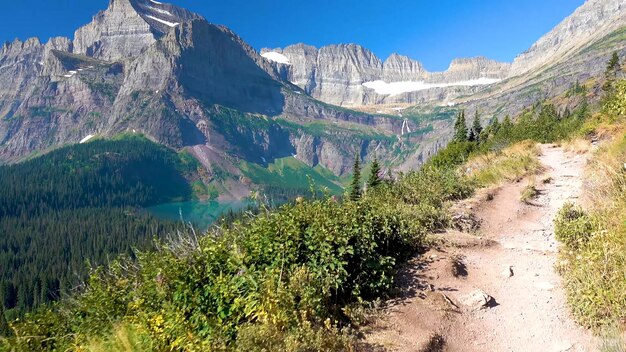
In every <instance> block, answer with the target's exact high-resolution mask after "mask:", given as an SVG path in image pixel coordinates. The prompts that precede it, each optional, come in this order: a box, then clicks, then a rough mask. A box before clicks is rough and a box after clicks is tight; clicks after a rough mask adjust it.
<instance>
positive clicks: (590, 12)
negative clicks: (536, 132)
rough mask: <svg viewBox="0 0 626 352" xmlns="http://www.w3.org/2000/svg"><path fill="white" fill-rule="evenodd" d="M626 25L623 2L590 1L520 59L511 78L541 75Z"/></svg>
mask: <svg viewBox="0 0 626 352" xmlns="http://www.w3.org/2000/svg"><path fill="white" fill-rule="evenodd" d="M625 25H626V3H625V2H624V1H622V0H588V1H586V2H585V3H584V4H583V5H582V6H581V7H579V8H578V9H577V10H576V11H575V12H574V13H573V14H572V15H571V16H569V17H567V18H566V19H565V20H564V21H563V22H561V23H560V24H559V25H558V26H557V27H555V28H554V29H553V30H552V31H550V32H549V33H547V34H546V35H545V36H543V37H542V38H541V39H539V40H538V41H537V42H536V43H535V44H534V45H533V46H532V47H531V48H530V49H528V50H527V51H526V52H524V53H522V54H521V55H519V56H518V57H517V58H516V59H515V61H514V62H513V65H512V67H511V76H518V75H521V74H524V73H528V72H533V71H538V70H540V69H542V68H546V67H548V66H550V65H551V64H555V63H558V62H559V61H563V60H565V59H567V58H568V57H569V56H570V55H571V54H574V53H576V52H577V51H579V50H580V49H581V48H583V47H586V46H588V45H589V43H591V42H593V41H595V40H598V39H600V38H602V37H604V36H606V35H608V34H610V33H611V32H613V31H615V30H617V29H620V28H621V27H623V26H625Z"/></svg>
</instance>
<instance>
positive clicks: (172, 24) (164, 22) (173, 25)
mask: <svg viewBox="0 0 626 352" xmlns="http://www.w3.org/2000/svg"><path fill="white" fill-rule="evenodd" d="M146 17H148V18H150V19H153V20H155V21H157V22H161V23H163V24H164V25H166V26H169V27H176V26H178V25H179V24H180V23H178V22H175V23H174V22H170V21H166V20H162V19H160V18H158V17H154V16H151V15H146Z"/></svg>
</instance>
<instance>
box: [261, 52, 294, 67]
mask: <svg viewBox="0 0 626 352" xmlns="http://www.w3.org/2000/svg"><path fill="white" fill-rule="evenodd" d="M261 56H263V57H264V58H266V59H268V60H270V61H274V62H278V63H279V64H284V65H291V62H290V61H289V59H288V58H287V56H285V55H283V54H281V53H277V52H275V51H270V52H267V53H265V54H262V55H261Z"/></svg>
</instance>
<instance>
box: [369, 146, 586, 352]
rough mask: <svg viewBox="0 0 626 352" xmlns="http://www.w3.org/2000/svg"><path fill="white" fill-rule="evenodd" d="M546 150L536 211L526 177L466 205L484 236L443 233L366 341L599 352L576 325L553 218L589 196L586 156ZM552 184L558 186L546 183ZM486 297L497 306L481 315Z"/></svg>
mask: <svg viewBox="0 0 626 352" xmlns="http://www.w3.org/2000/svg"><path fill="white" fill-rule="evenodd" d="M541 148H542V156H541V158H540V160H541V162H542V164H543V165H544V167H545V169H546V171H545V173H544V174H543V175H540V176H538V177H537V184H538V188H539V190H540V191H541V195H540V196H539V197H538V198H537V199H535V200H534V201H532V202H531V203H532V204H525V203H523V202H521V201H520V195H521V192H522V190H523V189H524V188H525V187H526V185H527V184H528V181H527V180H524V181H522V182H517V183H509V184H506V185H504V186H502V187H500V188H499V189H497V190H495V191H493V190H492V191H491V192H490V193H491V195H490V196H489V197H487V194H486V193H484V194H480V195H478V196H477V197H476V198H475V199H474V200H473V201H469V202H467V203H464V204H463V205H462V206H463V207H464V208H465V209H467V210H468V211H471V212H472V213H474V214H475V215H476V216H477V217H479V218H480V219H481V220H482V227H481V229H480V230H479V232H478V233H477V234H464V233H460V232H448V233H446V234H443V235H441V239H442V245H441V246H440V247H439V248H437V249H433V250H431V251H429V252H428V253H426V254H425V255H424V256H422V257H421V258H420V259H416V260H415V261H414V262H413V263H412V265H411V266H410V268H408V269H407V270H406V272H404V273H403V274H402V276H401V279H402V280H404V286H405V287H407V290H406V292H405V296H404V298H403V299H400V300H399V301H398V302H397V303H396V304H394V305H392V307H391V308H390V311H389V314H387V315H386V318H385V319H383V320H382V321H380V322H379V323H377V324H376V325H375V326H374V327H373V328H372V331H370V332H368V333H367V334H366V336H367V339H366V340H367V341H368V342H369V343H370V344H371V345H372V346H378V348H379V349H381V350H382V349H387V350H392V351H454V352H457V351H458V352H461V351H462V352H474V351H475V352H484V351H489V352H491V351H496V352H499V351H506V352H508V351H514V352H552V351H554V352H560V351H571V352H580V351H596V350H597V348H596V346H597V345H598V343H597V341H595V339H594V338H593V336H592V335H591V334H590V333H589V332H588V331H586V330H585V329H583V328H581V327H579V326H578V325H577V324H576V323H575V322H574V320H573V319H572V317H571V314H570V312H569V308H568V306H567V302H566V296H565V292H564V289H563V287H562V280H561V278H560V276H559V274H558V273H557V272H556V271H555V264H556V261H557V260H558V258H557V248H558V246H559V244H558V243H557V241H556V239H555V238H554V225H553V219H554V217H555V215H556V213H557V212H558V210H559V209H560V208H561V207H562V205H563V204H564V203H566V202H568V201H573V202H576V200H577V199H578V197H579V196H580V194H581V191H582V172H583V170H584V167H585V164H586V156H585V155H578V154H573V153H568V152H565V151H564V150H563V149H561V148H557V147H554V146H550V145H543V146H541ZM546 178H551V182H550V183H546V184H543V183H542V180H544V179H546ZM491 198H493V199H492V200H488V199H491ZM511 272H512V273H513V276H510V273H511ZM509 276H510V277H509ZM477 290H480V291H482V292H484V293H487V294H488V295H489V296H491V297H493V298H494V300H495V301H493V302H491V303H490V304H489V307H488V308H484V309H477V308H472V305H471V304H470V302H469V297H470V296H471V295H472V293H475V292H476V291H477ZM479 298H480V296H479ZM372 349H373V350H376V349H377V348H376V347H372Z"/></svg>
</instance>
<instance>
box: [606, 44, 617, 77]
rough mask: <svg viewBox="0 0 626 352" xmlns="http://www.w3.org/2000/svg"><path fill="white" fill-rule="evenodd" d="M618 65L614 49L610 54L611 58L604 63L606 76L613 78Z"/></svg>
mask: <svg viewBox="0 0 626 352" xmlns="http://www.w3.org/2000/svg"><path fill="white" fill-rule="evenodd" d="M619 66H620V64H619V55H617V51H614V52H613V55H612V56H611V59H610V60H609V62H608V64H607V65H606V72H605V75H606V77H607V78H614V77H615V74H616V73H617V70H618V69H619Z"/></svg>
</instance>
